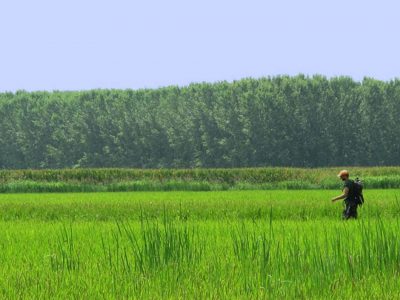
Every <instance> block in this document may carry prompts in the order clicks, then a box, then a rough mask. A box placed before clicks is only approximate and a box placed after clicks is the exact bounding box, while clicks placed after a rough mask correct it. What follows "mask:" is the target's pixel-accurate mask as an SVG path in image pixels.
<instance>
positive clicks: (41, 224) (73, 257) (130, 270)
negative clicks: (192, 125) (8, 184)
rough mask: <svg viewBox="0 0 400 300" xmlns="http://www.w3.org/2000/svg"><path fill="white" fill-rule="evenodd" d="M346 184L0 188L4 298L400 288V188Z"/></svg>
mask: <svg viewBox="0 0 400 300" xmlns="http://www.w3.org/2000/svg"><path fill="white" fill-rule="evenodd" d="M336 194H338V191H335V190H322V191H318V190H309V191H304V190H303V191H301V190H290V191H288V190H286V191H284V190H280V191H209V192H183V191H180V192H135V193H133V192H127V193H64V194H57V193H51V194H0V234H1V239H0V250H1V251H0V265H1V268H0V270H1V271H0V272H1V278H2V280H0V297H1V298H11V299H13V298H31V299H33V298H35V299H43V298H137V299H156V298H160V297H162V298H181V299H187V298H197V299H200V298H202V299H204V298H212V299H234V298H253V299H254V298H255V299H257V298H260V299H263V298H265V299H271V298H275V299H282V298H298V299H310V298H313V299H315V298H317V299H327V298H329V299H343V298H352V299H354V298H363V299H369V298H375V299H378V298H379V299H393V298H396V297H398V295H399V293H400V286H399V285H398V282H399V280H400V222H399V218H398V216H399V213H400V190H396V189H391V190H368V191H366V192H365V197H366V204H365V205H364V207H362V208H360V211H359V219H358V220H356V221H354V220H352V221H347V222H344V221H341V220H340V216H341V210H342V205H341V204H340V203H335V204H332V203H331V202H330V198H331V197H332V196H335V195H336Z"/></svg>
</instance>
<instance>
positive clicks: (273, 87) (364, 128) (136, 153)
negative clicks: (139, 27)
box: [0, 76, 400, 169]
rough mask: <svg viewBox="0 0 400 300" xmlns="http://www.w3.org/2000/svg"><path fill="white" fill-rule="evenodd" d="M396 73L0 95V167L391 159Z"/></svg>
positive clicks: (397, 142) (399, 132) (397, 112)
mask: <svg viewBox="0 0 400 300" xmlns="http://www.w3.org/2000/svg"><path fill="white" fill-rule="evenodd" d="M399 116H400V80H394V81H390V82H382V81H377V80H374V79H364V80H363V81H362V82H355V81H353V80H352V79H351V78H347V77H339V78H332V79H327V78H325V77H322V76H315V77H312V78H308V77H304V76H297V77H274V78H262V79H244V80H240V81H236V82H233V83H228V82H220V83H215V84H208V83H201V84H192V85H189V86H187V87H183V88H180V87H167V88H161V89H155V90H137V91H134V90H92V91H82V92H51V93H50V92H32V93H28V92H24V91H19V92H16V93H3V94H0V149H1V151H0V168H7V169H23V168H64V167H137V168H160V167H174V168H181V167H186V168H192V167H245V166H248V167H253V166H300V167H315V166H336V165H365V166H370V165H399V164H400V122H399Z"/></svg>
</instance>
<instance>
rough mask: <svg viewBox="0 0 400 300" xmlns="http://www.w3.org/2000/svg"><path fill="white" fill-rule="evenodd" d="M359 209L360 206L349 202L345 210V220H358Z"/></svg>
mask: <svg viewBox="0 0 400 300" xmlns="http://www.w3.org/2000/svg"><path fill="white" fill-rule="evenodd" d="M357 207H358V204H356V203H351V202H347V203H346V206H345V208H344V210H343V219H344V220H348V219H350V218H354V219H357Z"/></svg>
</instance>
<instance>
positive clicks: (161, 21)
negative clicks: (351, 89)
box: [0, 0, 400, 91]
mask: <svg viewBox="0 0 400 300" xmlns="http://www.w3.org/2000/svg"><path fill="white" fill-rule="evenodd" d="M399 15H400V1H398V0H396V1H395V0H391V1H389V0H379V1H368V0H364V1H359V0H354V1H353V0H346V1H344V0H335V1H333V0H327V1H323V0H319V1H311V0H304V1H300V0H276V1H268V0H265V1H255V0H246V1H244V0H243V1H235V0H229V1H228V0H223V1H219V0H201V1H190V0H186V1H183V0H182V1H178V0H164V1H161V0H158V1H156V0H142V1H134V0H132V1H128V0H112V1H111V0H110V1H104V0H35V1H33V0H0V39H1V44H0V91H15V90H18V89H25V90H28V91H32V90H55V89H56V90H81V89H92V88H133V89H137V88H153V87H159V86H166V85H187V84H189V83H190V82H200V81H211V82H213V81H219V80H229V81H231V80H234V79H240V78H242V77H261V76H269V75H278V74H289V75H295V74H298V73H304V74H309V75H312V74H315V73H318V74H323V75H326V76H329V77H330V76H336V75H349V76H352V77H353V78H355V79H357V80H360V79H362V78H363V77H364V76H370V77H375V78H378V79H382V80H389V79H392V78H395V77H400V17H399Z"/></svg>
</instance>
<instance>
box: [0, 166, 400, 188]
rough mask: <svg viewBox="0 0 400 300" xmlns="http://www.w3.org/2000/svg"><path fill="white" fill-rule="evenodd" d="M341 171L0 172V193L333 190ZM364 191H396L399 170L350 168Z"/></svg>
mask: <svg viewBox="0 0 400 300" xmlns="http://www.w3.org/2000/svg"><path fill="white" fill-rule="evenodd" d="M340 169H342V168H321V169H301V168H240V169H154V170H153V169H60V170H0V193H46V192H67V193H70V192H116V191H121V192H122V191H125V192H127V191H224V190H280V189H284V190H299V189H307V190H309V189H316V190H318V189H337V188H338V187H340V182H339V181H338V179H337V178H336V174H337V173H338V172H339V170H340ZM349 170H350V173H351V175H352V176H353V177H354V178H355V177H357V176H358V177H360V178H361V179H362V180H363V182H364V185H365V187H366V188H369V189H388V188H400V167H352V168H349Z"/></svg>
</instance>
